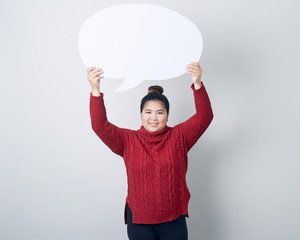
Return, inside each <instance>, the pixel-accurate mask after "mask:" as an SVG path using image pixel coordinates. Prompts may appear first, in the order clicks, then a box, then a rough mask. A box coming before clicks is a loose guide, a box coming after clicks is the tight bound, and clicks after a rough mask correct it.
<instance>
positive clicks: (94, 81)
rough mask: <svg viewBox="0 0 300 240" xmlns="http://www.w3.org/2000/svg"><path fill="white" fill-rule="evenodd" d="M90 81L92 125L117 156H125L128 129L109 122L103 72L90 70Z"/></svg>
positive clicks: (92, 68) (94, 69) (95, 69)
mask: <svg viewBox="0 0 300 240" xmlns="http://www.w3.org/2000/svg"><path fill="white" fill-rule="evenodd" d="M87 71H88V80H89V82H90V84H91V87H92V91H91V92H90V116H91V125H92V129H93V130H94V132H95V133H96V134H97V136H98V137H99V138H100V139H101V140H102V141H103V142H104V143H105V144H106V145H107V146H108V147H109V148H110V149H111V150H112V151H113V152H114V153H116V154H118V155H120V156H123V150H124V146H125V137H126V136H125V135H126V131H127V129H123V128H119V127H117V126H115V125H113V124H111V123H110V122H109V121H108V120H107V116H106V109H105V105H104V99H103V97H104V94H103V93H101V92H100V79H101V78H103V77H102V76H101V74H103V71H102V70H101V69H97V68H94V67H91V68H88V70H87Z"/></svg>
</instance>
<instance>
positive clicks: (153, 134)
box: [138, 125, 170, 140]
mask: <svg viewBox="0 0 300 240" xmlns="http://www.w3.org/2000/svg"><path fill="white" fill-rule="evenodd" d="M169 130H170V127H168V126H166V127H165V128H164V129H162V130H160V131H158V132H149V131H147V130H146V129H145V128H144V126H143V125H142V126H141V128H140V129H139V130H138V131H139V132H140V134H141V135H142V136H143V137H145V138H149V139H153V140H154V139H160V138H161V137H162V136H164V135H165V133H167V132H168V131H169Z"/></svg>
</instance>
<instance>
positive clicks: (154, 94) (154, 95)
mask: <svg viewBox="0 0 300 240" xmlns="http://www.w3.org/2000/svg"><path fill="white" fill-rule="evenodd" d="M163 92H164V89H163V88H162V87H161V86H158V85H155V86H150V87H149V88H148V94H147V95H146V96H145V97H143V99H142V101H141V107H140V108H141V113H142V112H143V109H144V105H145V103H146V102H147V101H150V100H153V101H155V100H158V101H161V102H162V103H163V104H164V105H165V108H166V110H167V114H169V107H170V106H169V101H168V99H167V97H166V96H165V95H163Z"/></svg>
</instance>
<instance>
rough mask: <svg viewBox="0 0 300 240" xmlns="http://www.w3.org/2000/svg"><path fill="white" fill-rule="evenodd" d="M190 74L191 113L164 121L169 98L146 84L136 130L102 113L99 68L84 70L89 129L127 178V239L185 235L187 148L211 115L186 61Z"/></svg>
mask: <svg viewBox="0 0 300 240" xmlns="http://www.w3.org/2000/svg"><path fill="white" fill-rule="evenodd" d="M186 72H187V73H188V74H189V75H190V76H191V78H192V82H193V83H192V86H191V88H192V90H193V93H194V101H195V106H196V114H194V115H193V116H192V117H190V118H189V119H188V120H187V121H185V122H183V123H180V124H178V125H176V126H175V127H169V126H167V121H168V114H169V102H168V99H167V98H166V97H165V96H164V95H163V89H162V87H160V86H152V87H149V92H148V94H147V95H146V96H145V97H144V98H143V99H142V101H141V105H140V110H141V120H142V126H141V128H140V129H139V130H136V131H135V130H129V129H125V128H119V127H117V126H115V125H113V124H111V123H110V122H109V121H108V120H107V117H106V110H105V106H104V101H103V93H101V92H100V79H101V78H103V77H102V76H101V75H102V74H103V70H102V69H101V68H100V69H99V68H95V67H90V68H88V69H87V73H88V80H89V82H90V84H91V87H92V91H91V92H90V115H91V124H92V129H93V130H94V132H95V133H96V134H97V135H98V136H99V138H100V139H101V140H102V141H103V142H104V143H105V144H106V145H107V146H108V147H109V148H110V149H111V150H112V151H113V152H114V153H116V154H118V155H120V156H121V157H123V159H124V162H125V166H126V171H127V182H128V195H127V197H126V203H125V211H124V220H125V224H127V234H128V237H129V239H130V240H139V239H142V240H155V239H159V240H186V239H187V237H188V234H187V226H186V221H185V217H189V213H188V202H189V199H190V192H189V190H188V187H187V184H186V179H185V176H186V172H187V163H188V159H187V153H188V151H189V150H190V149H191V148H192V146H193V145H194V144H195V143H196V142H197V140H198V139H199V138H200V136H201V135H202V134H203V133H204V132H205V130H206V129H207V127H208V126H209V124H210V123H211V121H212V119H213V112H212V108H211V104H210V100H209V97H208V95H207V92H206V90H205V87H204V85H203V83H202V81H201V75H202V69H201V67H200V65H199V63H197V62H192V63H190V64H188V65H187V66H186Z"/></svg>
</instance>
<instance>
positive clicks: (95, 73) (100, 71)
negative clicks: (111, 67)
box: [92, 70, 104, 77]
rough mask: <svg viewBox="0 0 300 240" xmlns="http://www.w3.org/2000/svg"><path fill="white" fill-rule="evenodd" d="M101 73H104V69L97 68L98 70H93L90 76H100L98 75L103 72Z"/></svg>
mask: <svg viewBox="0 0 300 240" xmlns="http://www.w3.org/2000/svg"><path fill="white" fill-rule="evenodd" d="M103 73H104V71H102V70H99V71H97V72H94V73H93V74H92V77H97V76H100V75H101V74H103Z"/></svg>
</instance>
